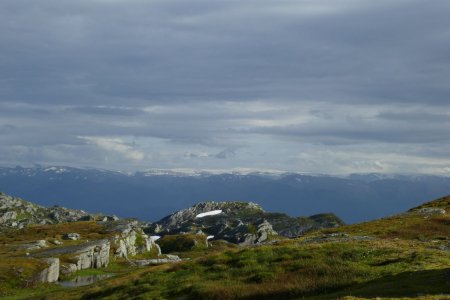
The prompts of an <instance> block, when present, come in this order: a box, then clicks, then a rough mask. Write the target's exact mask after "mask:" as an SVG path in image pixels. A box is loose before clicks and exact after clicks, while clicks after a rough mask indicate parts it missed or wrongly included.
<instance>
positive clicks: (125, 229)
mask: <svg viewBox="0 0 450 300" xmlns="http://www.w3.org/2000/svg"><path fill="white" fill-rule="evenodd" d="M109 230H110V231H113V232H118V234H116V235H115V236H114V238H112V240H111V243H112V249H113V253H114V255H115V256H116V257H123V258H128V257H130V256H135V255H136V254H141V253H146V252H150V251H152V250H155V251H156V254H157V255H160V254H161V249H160V248H159V246H158V244H156V243H155V242H154V240H153V239H152V238H151V237H150V236H148V235H147V234H145V232H144V231H143V230H142V228H141V227H140V225H139V223H138V222H137V221H131V222H126V221H124V222H116V223H115V226H113V227H111V228H110V229H109Z"/></svg>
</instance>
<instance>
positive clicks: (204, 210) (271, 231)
mask: <svg viewBox="0 0 450 300" xmlns="http://www.w3.org/2000/svg"><path fill="white" fill-rule="evenodd" d="M343 224H344V223H343V222H342V221H341V220H340V219H339V218H338V217H336V216H335V215H334V214H320V215H314V216H311V217H297V218H295V217H290V216H288V215H286V214H283V213H269V212H265V211H264V210H263V209H262V208H261V207H260V206H259V205H257V204H255V203H252V202H248V203H247V202H204V203H199V204H197V205H194V206H193V207H190V208H188V209H184V210H181V211H178V212H176V213H174V214H172V215H169V216H167V217H165V218H163V219H161V220H160V221H158V222H156V223H154V224H152V225H151V226H150V227H149V228H147V229H146V232H147V233H149V234H159V235H167V234H180V233H199V232H200V233H203V234H206V235H211V236H214V239H224V240H227V241H229V242H232V243H238V244H255V243H261V242H263V241H266V240H267V239H268V238H272V237H273V236H275V235H281V236H285V237H290V238H292V237H297V236H300V235H303V234H304V233H306V232H308V231H312V230H318V229H322V228H330V227H336V226H340V225H343Z"/></svg>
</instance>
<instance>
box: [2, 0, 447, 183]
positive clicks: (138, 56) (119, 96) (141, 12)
mask: <svg viewBox="0 0 450 300" xmlns="http://www.w3.org/2000/svg"><path fill="white" fill-rule="evenodd" d="M449 12H450V1H448V0H430V1H423V0H417V1H410V0H377V1H373V0H292V1H282V0H278V1H273V0H271V1H269V0H236V1H234V0H227V1H219V0H217V1H216V0H198V1H197V0H195V1H188V0H171V1H168V0H146V1H144V0H86V1H83V0H77V1H63V0H40V1H25V0H3V1H1V2H0V164H2V165H32V164H43V165H69V166H77V167H100V168H107V169H118V170H128V171H132V170H142V169H148V168H168V169H170V168H195V169H238V168H240V169H243V168H244V169H260V170H285V171H302V172H313V173H329V174H346V173H354V172H380V173H429V174H441V175H450V17H449Z"/></svg>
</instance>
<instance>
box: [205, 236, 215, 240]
mask: <svg viewBox="0 0 450 300" xmlns="http://www.w3.org/2000/svg"><path fill="white" fill-rule="evenodd" d="M213 238H214V236H213V235H208V236H207V237H206V240H207V241H208V240H210V239H213Z"/></svg>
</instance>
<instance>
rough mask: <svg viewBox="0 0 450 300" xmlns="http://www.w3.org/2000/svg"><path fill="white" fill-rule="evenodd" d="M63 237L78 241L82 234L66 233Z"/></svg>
mask: <svg viewBox="0 0 450 300" xmlns="http://www.w3.org/2000/svg"><path fill="white" fill-rule="evenodd" d="M63 239H65V240H72V241H77V240H79V239H80V234H79V233H76V232H71V233H66V234H65V235H63Z"/></svg>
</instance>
